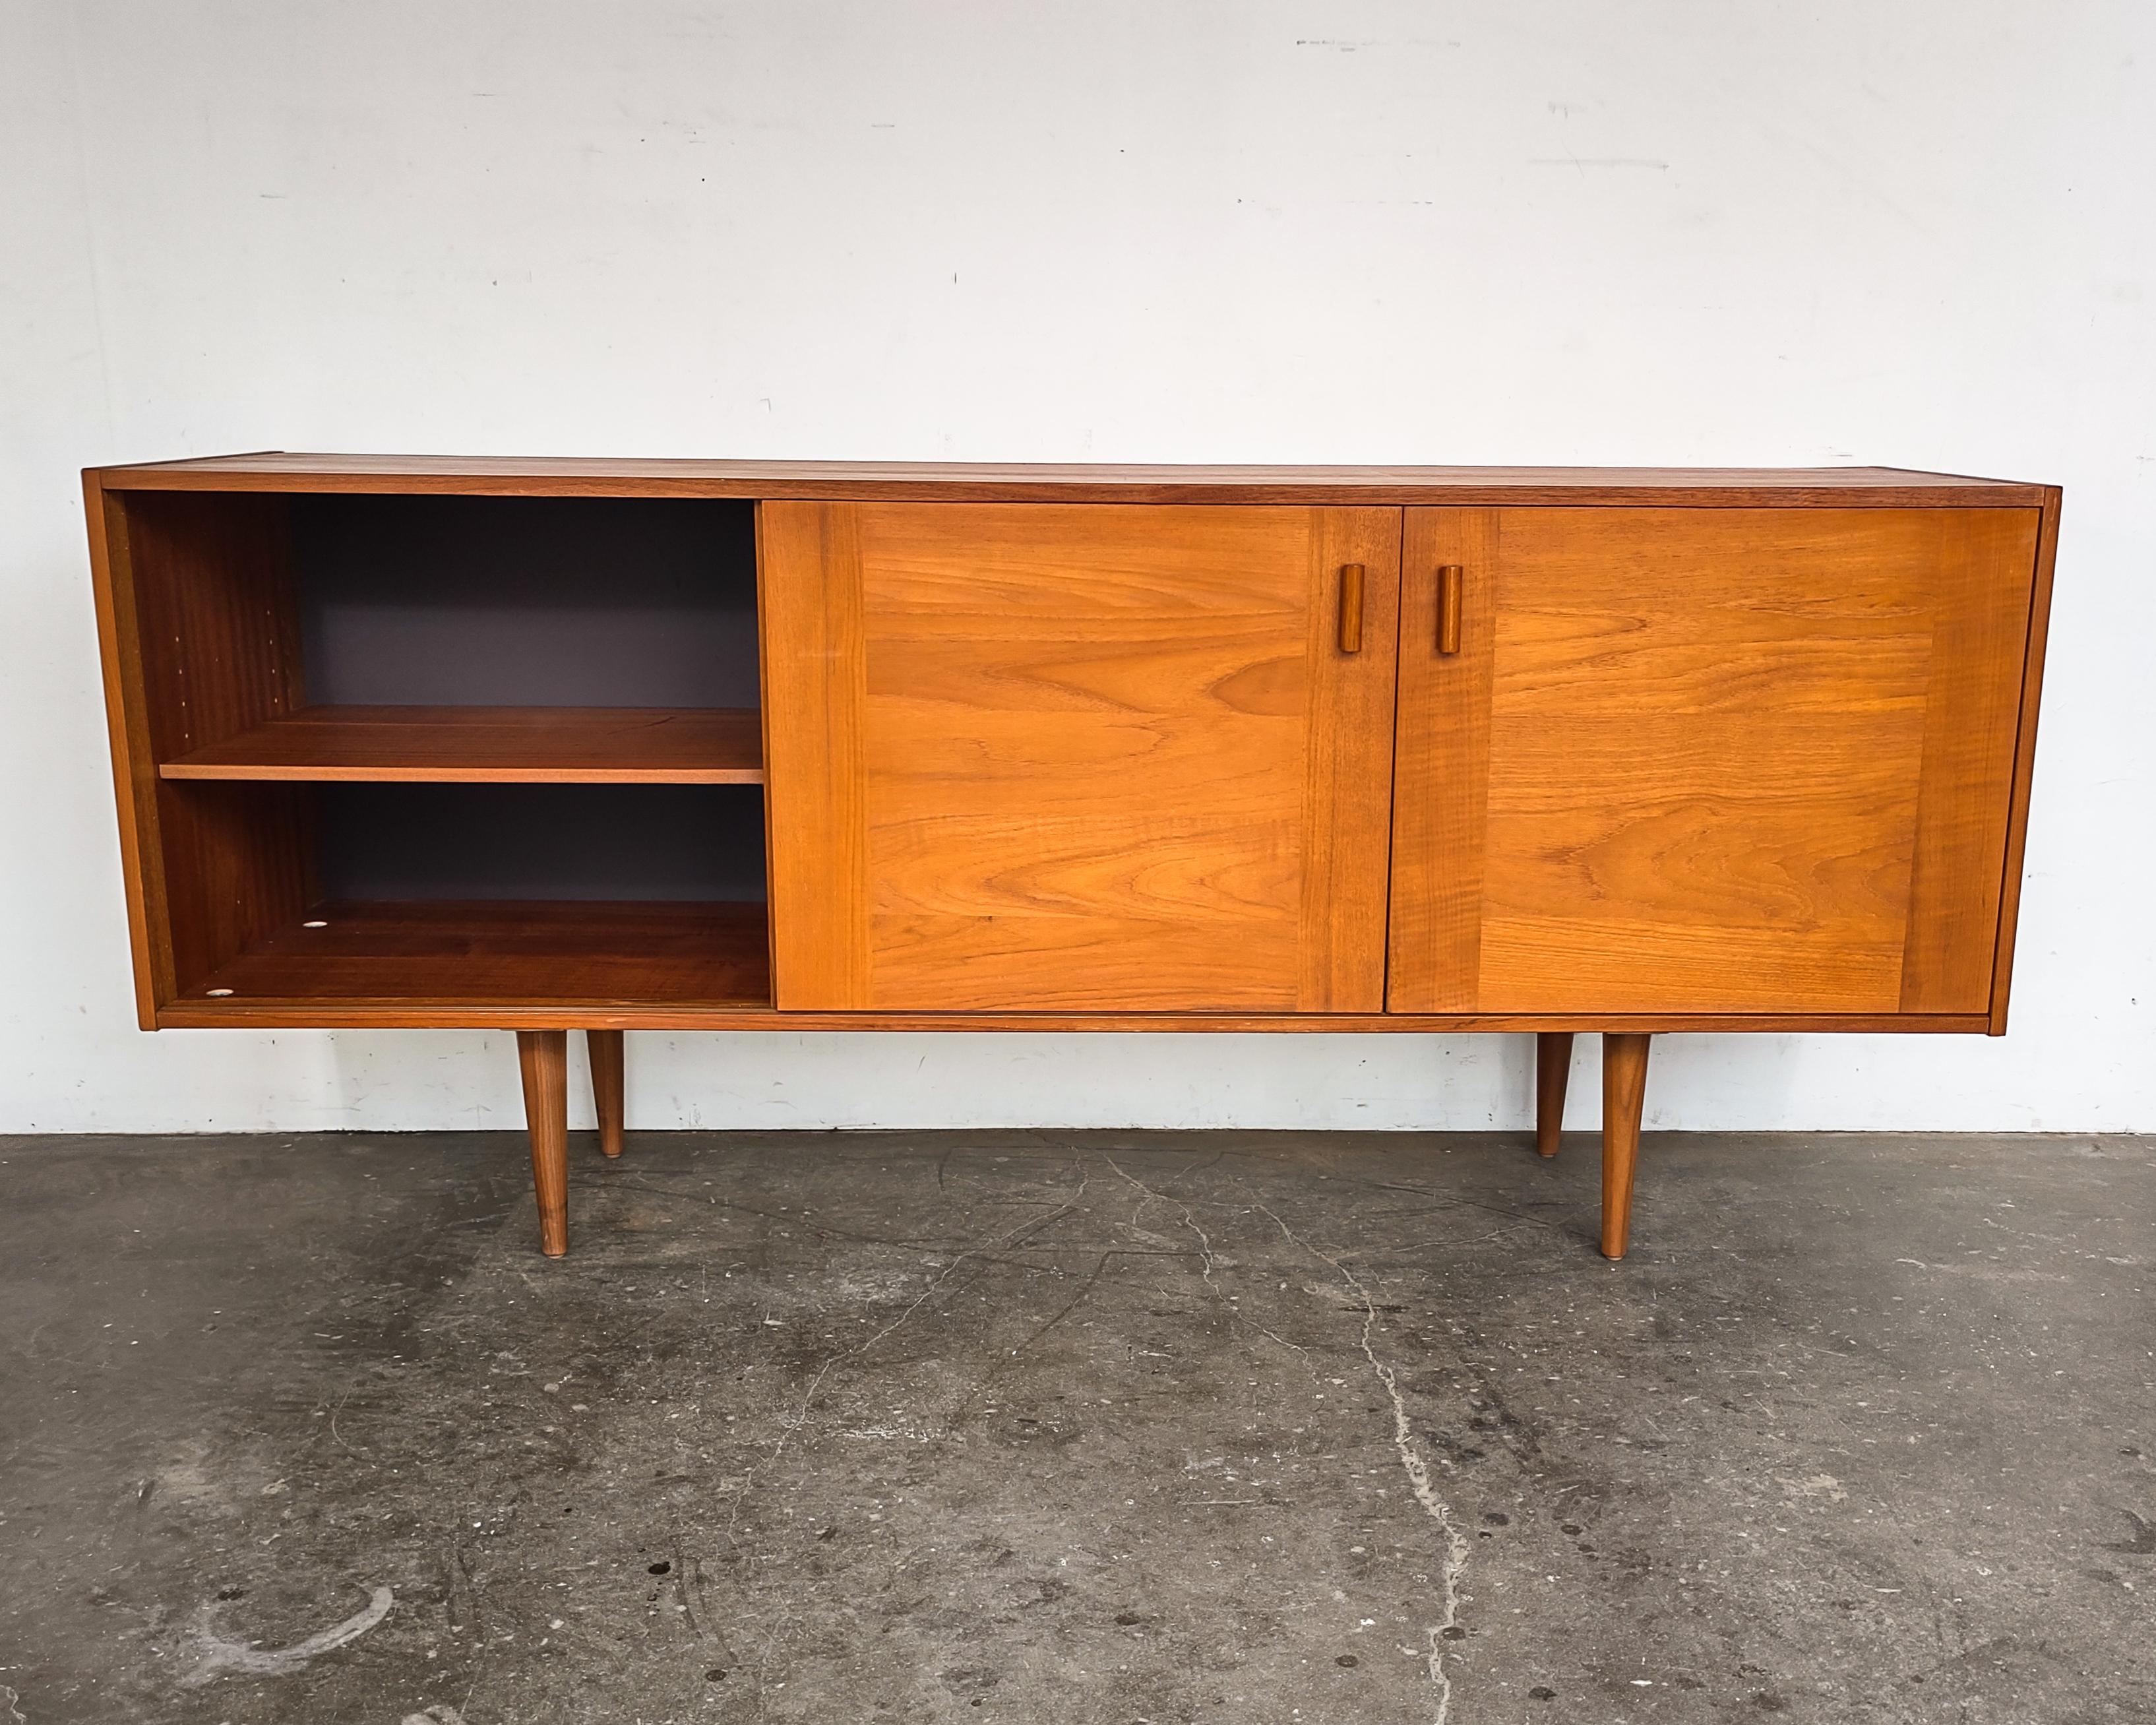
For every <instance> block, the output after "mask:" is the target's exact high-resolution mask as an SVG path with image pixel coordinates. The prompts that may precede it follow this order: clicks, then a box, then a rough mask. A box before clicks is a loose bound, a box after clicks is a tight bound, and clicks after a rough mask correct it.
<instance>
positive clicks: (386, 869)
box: [315, 784, 764, 903]
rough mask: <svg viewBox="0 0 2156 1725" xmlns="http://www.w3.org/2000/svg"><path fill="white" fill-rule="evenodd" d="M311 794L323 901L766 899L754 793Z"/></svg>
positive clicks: (455, 790)
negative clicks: (314, 797)
mask: <svg viewBox="0 0 2156 1725" xmlns="http://www.w3.org/2000/svg"><path fill="white" fill-rule="evenodd" d="M315 795H316V827H317V831H318V834H319V840H320V847H321V848H320V867H319V874H320V877H321V886H322V892H323V896H325V897H326V898H331V899H352V900H359V901H368V900H373V901H420V900H429V899H439V900H466V899H542V900H576V899H584V900H608V901H629V900H647V901H709V902H714V903H718V902H737V903H749V902H755V901H761V900H762V898H763V896H764V886H763V798H762V794H761V793H760V790H759V788H757V787H756V786H752V785H521V784H517V785H492V784H337V785H322V786H319V787H317V788H316V792H315Z"/></svg>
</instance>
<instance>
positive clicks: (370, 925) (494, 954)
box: [171, 899, 771, 1027]
mask: <svg viewBox="0 0 2156 1725" xmlns="http://www.w3.org/2000/svg"><path fill="white" fill-rule="evenodd" d="M316 923H318V924H320V925H321V926H320V927H310V926H308V925H310V924H316ZM218 990H222V991H228V992H223V993H213V991H218ZM542 1002H543V1003H546V1004H548V1005H549V1006H551V1007H552V1008H554V1009H556V1010H557V1012H559V1011H561V1010H562V1009H568V1010H569V1011H570V1014H571V1017H570V1018H569V1019H567V1020H566V1021H565V1022H573V1023H578V1024H582V1023H586V1022H603V1020H604V1018H605V1016H606V1014H608V1013H609V1012H614V1011H629V1012H634V1010H636V1009H646V1010H649V1009H662V1010H670V1011H674V1012H677V1013H679V1012H689V1013H698V1012H701V1013H717V1014H740V1013H742V1012H744V1011H747V1010H751V1009H757V1010H760V1011H763V1012H767V1011H768V1009H769V1007H770V1002H771V989H770V972H769V961H768V957H767V946H766V942H765V937H764V911H763V906H761V905H727V904H679V903H668V902H649V901H639V902H636V903H631V904H617V903H608V902H588V901H574V902H561V903H555V902H541V901H528V900H513V899H490V900H486V901H480V902H473V903H449V902H429V903H424V904H378V903H367V904H334V903H332V904H324V905H316V906H311V907H310V908H309V909H307V910H306V911H304V912H302V913H297V914H295V916H294V917H293V919H292V921H291V922H290V923H288V924H286V925H285V926H284V927H280V928H278V929H276V930H275V931H274V932H271V933H269V934H268V935H266V936H264V937H261V938H260V939H259V940H257V941H255V942H253V943H252V944H250V945H249V947H247V949H246V950H245V951H244V952H241V953H239V956H237V957H234V958H233V959H232V960H230V961H229V962H228V963H226V964H225V965H223V967H222V968H219V969H218V970H217V971H216V972H214V973H213V974H211V975H210V976H209V977H208V978H206V979H205V980H204V981H203V983H201V984H200V985H199V986H198V987H197V988H193V989H191V990H190V991H189V993H188V995H187V1000H186V1003H185V1004H187V1006H189V1007H191V1008H193V1009H195V1010H196V1011H198V1012H199V1011H201V1010H202V1009H204V1008H208V1009H211V1010H210V1013H209V1018H210V1020H211V1021H212V1022H231V1021H233V1019H232V1014H234V1012H236V1011H239V1010H241V1009H253V1010H256V1011H263V1012H267V1013H269V1014H305V1012H306V1011H307V1010H308V1009H311V1008H314V1007H317V1006H323V1007H340V1008H343V1009H348V1010H352V1011H356V1012H359V1013H362V1014H374V1016H373V1017H372V1018H370V1019H367V1022H375V1023H381V1024H400V1023H412V1022H423V1023H434V1022H437V1021H439V1020H440V1019H444V1018H446V1017H449V1016H450V1015H452V1014H457V1013H460V1012H470V1011H480V1012H482V1013H483V1014H485V1022H487V1023H490V1024H496V1025H498V1026H501V1027H509V1026H513V1025H515V1024H516V1023H517V1022H518V1019H516V1017H514V1016H504V1015H503V1013H502V1010H501V1009H507V1008H523V1007H529V1006H533V1005H536V1004H540V1003H542ZM579 1009H582V1015H579ZM407 1012H409V1013H413V1014H418V1017H417V1018H416V1019H414V1018H409V1017H404V1016H400V1014H403V1013H407ZM594 1012H595V1013H596V1014H597V1017H593V1016H592V1014H593V1013H594ZM171 1021H172V1022H179V1021H180V1020H179V1019H177V1018H175V1019H172V1020H171ZM293 1021H294V1022H311V1020H309V1019H305V1018H304V1017H300V1018H295V1019H293Z"/></svg>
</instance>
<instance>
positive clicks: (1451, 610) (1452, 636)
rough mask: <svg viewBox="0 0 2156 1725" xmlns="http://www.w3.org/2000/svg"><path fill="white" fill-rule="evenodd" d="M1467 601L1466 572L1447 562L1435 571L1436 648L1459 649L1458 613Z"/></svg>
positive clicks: (1439, 649)
mask: <svg viewBox="0 0 2156 1725" xmlns="http://www.w3.org/2000/svg"><path fill="white" fill-rule="evenodd" d="M1466 603H1467V572H1466V570H1465V569H1463V568H1461V567H1460V565H1459V564H1457V563H1447V564H1445V567H1443V568H1441V569H1440V570H1439V571H1438V572H1437V650H1438V651H1439V652H1440V653H1457V652H1458V651H1459V650H1460V612H1461V611H1462V610H1463V609H1465V608H1466Z"/></svg>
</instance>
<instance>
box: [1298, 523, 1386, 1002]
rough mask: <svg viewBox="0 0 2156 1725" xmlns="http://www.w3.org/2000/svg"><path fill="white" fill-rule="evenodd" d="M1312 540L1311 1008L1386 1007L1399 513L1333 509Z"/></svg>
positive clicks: (1305, 882) (1307, 959) (1306, 868)
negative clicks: (1358, 611) (1357, 576)
mask: <svg viewBox="0 0 2156 1725" xmlns="http://www.w3.org/2000/svg"><path fill="white" fill-rule="evenodd" d="M1314 513H1315V515H1316V521H1315V523H1314V527H1313V531H1312V536H1311V549H1312V556H1311V571H1310V572H1311V588H1312V593H1313V594H1314V596H1315V599H1314V603H1312V607H1311V637H1310V661H1311V694H1310V700H1311V713H1310V760H1309V793H1308V800H1307V804H1306V813H1305V815H1304V820H1303V830H1304V832H1305V834H1306V840H1305V843H1306V850H1305V854H1304V858H1303V875H1302V937H1301V951H1302V980H1301V989H1300V993H1299V996H1298V999H1297V1000H1296V1006H1297V1008H1298V1009H1300V1010H1301V1011H1303V1012H1378V1011H1382V1010H1383V1006H1384V998H1385V901H1386V860H1387V859H1386V851H1387V849H1388V846H1389V843H1390V839H1391V824H1392V819H1391V818H1392V803H1393V731H1394V722H1393V721H1394V711H1393V691H1394V680H1393V675H1392V671H1393V667H1394V664H1395V662H1396V655H1397V651H1398V646H1399V574H1400V513H1401V512H1400V511H1399V510H1397V509H1326V510H1318V511H1315V512H1314ZM1351 566H1353V567H1359V568H1360V569H1361V570H1362V571H1363V575H1362V578H1361V580H1362V588H1361V592H1362V602H1361V603H1362V617H1361V624H1360V633H1361V645H1360V646H1359V648H1358V649H1356V650H1354V651H1353V652H1350V651H1347V650H1345V649H1344V648H1343V646H1342V639H1341V635H1342V624H1341V616H1342V583H1343V581H1344V580H1345V579H1346V577H1345V574H1344V572H1345V571H1346V570H1347V568H1348V567H1351Z"/></svg>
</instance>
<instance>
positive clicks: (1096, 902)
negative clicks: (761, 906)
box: [760, 503, 1400, 1013]
mask: <svg viewBox="0 0 2156 1725" xmlns="http://www.w3.org/2000/svg"><path fill="white" fill-rule="evenodd" d="M1399 533H1400V511H1399V510H1397V509H1296V508H1280V507H1270V506H1247V507H1245V506H1232V507H1220V508H1214V507H1183V506H1119V505H1105V504H1081V505H1063V504H1051V503H1037V504H932V503H928V504H916V503H891V504H820V503H771V504H766V505H764V506H763V507H762V524H761V528H760V546H761V553H760V554H761V561H762V588H761V612H762V629H763V642H764V685H763V701H764V711H765V731H766V736H767V771H768V774H769V793H768V794H769V804H770V828H769V830H770V834H771V838H770V845H771V892H772V906H771V913H772V926H773V952H774V955H775V958H776V963H777V992H778V1004H779V1006H780V1007H781V1008H782V1009H788V1010H814V1009H881V1010H920V1011H956V1010H980V1011H998V1010H1007V1011H1021V1012H1024V1011H1040V1012H1100V1011H1116V1010H1127V1011H1175V1010H1185V1009H1223V1010H1248V1011H1251V1012H1267V1013H1270V1012H1292V1011H1305V1012H1347V1011H1363V1012H1367V1011H1374V1010H1377V1009H1379V1008H1380V1007H1381V1005H1382V1003H1383V992H1384V956H1385V955H1384V943H1385V933H1384V928H1385V890H1386V866H1387V845H1388V821H1389V804H1390V795H1391V765H1392V759H1391V757H1392V736H1393V732H1392V725H1393V679H1394V649H1395V644H1396V637H1395V624H1396V617H1397V608H1398V598H1399Z"/></svg>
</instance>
